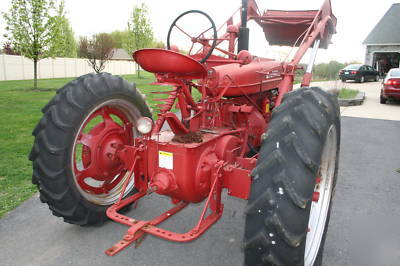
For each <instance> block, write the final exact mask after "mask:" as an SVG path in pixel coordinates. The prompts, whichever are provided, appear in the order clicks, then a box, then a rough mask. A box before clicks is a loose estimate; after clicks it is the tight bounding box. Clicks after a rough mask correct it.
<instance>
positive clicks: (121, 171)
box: [71, 99, 141, 205]
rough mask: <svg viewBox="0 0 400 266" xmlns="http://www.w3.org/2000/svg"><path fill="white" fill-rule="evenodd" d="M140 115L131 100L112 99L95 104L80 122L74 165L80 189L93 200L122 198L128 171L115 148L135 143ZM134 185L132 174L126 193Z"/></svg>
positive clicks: (102, 201)
mask: <svg viewBox="0 0 400 266" xmlns="http://www.w3.org/2000/svg"><path fill="white" fill-rule="evenodd" d="M140 117H141V115H140V112H139V111H138V110H137V109H136V108H135V107H134V105H133V104H132V103H130V102H129V101H127V100H123V99H111V100H108V101H106V102H103V103H100V104H99V105H97V106H95V107H94V108H93V109H92V110H91V111H90V112H89V114H88V115H87V116H86V117H85V119H84V120H83V121H82V123H81V124H80V127H79V129H78V131H77V134H76V136H75V138H74V142H73V149H72V153H71V167H72V168H71V169H72V174H73V179H74V181H75V184H76V187H77V188H78V191H79V192H80V194H81V195H82V196H83V197H84V198H85V199H86V200H88V201H89V202H92V203H94V204H97V205H111V204H113V203H114V202H116V201H117V200H118V198H119V196H120V194H121V192H122V189H123V184H124V183H125V181H126V179H127V178H128V175H127V174H126V173H127V170H126V167H124V165H123V163H122V161H121V160H120V159H119V158H118V157H117V156H115V150H116V148H117V147H118V146H120V145H132V144H133V140H134V137H135V136H136V135H137V131H136V130H135V124H136V121H137V119H139V118H140ZM96 121H98V122H96ZM78 145H80V147H78ZM134 186H135V182H134V178H131V181H130V182H129V184H128V185H127V187H126V190H125V195H127V194H128V193H129V192H130V191H131V190H132V189H133V188H134ZM125 195H124V196H125Z"/></svg>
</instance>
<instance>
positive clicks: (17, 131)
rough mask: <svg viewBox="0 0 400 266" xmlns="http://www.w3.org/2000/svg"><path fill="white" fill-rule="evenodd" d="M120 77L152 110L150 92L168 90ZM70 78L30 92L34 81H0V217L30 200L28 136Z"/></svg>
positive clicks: (147, 79) (147, 78)
mask: <svg viewBox="0 0 400 266" xmlns="http://www.w3.org/2000/svg"><path fill="white" fill-rule="evenodd" d="M141 75H142V79H137V77H136V75H126V76H123V77H124V78H125V79H127V80H128V81H129V82H134V81H135V82H136V85H137V87H138V88H140V90H141V91H142V92H143V93H145V94H146V95H147V100H148V102H149V104H150V106H151V107H152V108H153V109H154V108H155V104H156V103H157V102H154V101H153V100H154V98H157V97H160V95H156V94H151V93H149V92H150V91H160V90H167V89H169V88H168V87H165V86H152V85H149V83H151V82H153V81H154V80H155V79H154V76H153V75H152V74H150V73H144V72H141ZM71 80H73V78H63V79H42V80H39V82H38V87H39V89H37V90H33V89H32V86H33V81H31V80H18V81H0V114H1V116H0V217H2V216H4V214H5V213H7V212H8V211H10V210H12V209H13V208H15V207H16V206H18V205H19V204H20V203H21V202H23V201H25V200H26V199H28V198H29V197H31V196H32V195H33V194H34V193H35V192H36V191H37V189H36V187H35V186H34V185H32V184H31V175H32V164H31V162H30V161H29V160H28V155H29V152H30V149H31V147H32V142H33V137H32V135H31V132H32V130H33V128H34V127H35V126H36V124H37V123H38V121H39V119H40V118H41V116H42V113H41V109H42V107H43V106H44V105H45V104H46V103H47V102H48V101H49V100H50V99H51V98H52V97H53V96H54V95H55V93H56V90H57V89H58V88H60V87H62V86H63V85H64V84H65V83H67V82H69V81H71ZM162 97H165V95H161V98H162Z"/></svg>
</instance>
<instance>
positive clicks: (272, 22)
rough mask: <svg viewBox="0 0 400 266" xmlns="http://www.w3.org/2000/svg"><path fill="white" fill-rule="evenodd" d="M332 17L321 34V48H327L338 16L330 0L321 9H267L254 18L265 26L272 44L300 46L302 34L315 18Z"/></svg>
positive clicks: (265, 31)
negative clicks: (333, 10) (334, 13)
mask: <svg viewBox="0 0 400 266" xmlns="http://www.w3.org/2000/svg"><path fill="white" fill-rule="evenodd" d="M327 17H330V20H329V21H330V22H329V23H328V24H327V28H326V29H325V31H324V32H323V33H322V36H320V40H321V45H320V48H325V49H326V48H327V47H328V45H329V44H330V40H331V37H332V35H333V34H334V33H335V27H336V17H335V16H334V15H333V14H332V9H331V4H330V1H329V0H328V1H326V2H325V3H324V5H323V6H322V8H321V9H320V10H303V11H299V10H296V11H286V10H266V11H265V12H264V14H263V15H262V16H259V17H255V18H254V20H255V21H256V22H257V23H258V24H259V25H260V26H261V27H262V28H263V30H264V33H265V38H266V39H267V41H268V42H269V44H270V45H282V46H300V44H301V40H302V36H303V35H304V34H306V31H307V30H308V28H309V27H310V25H311V24H313V22H314V19H317V23H318V21H321V20H323V19H325V18H327Z"/></svg>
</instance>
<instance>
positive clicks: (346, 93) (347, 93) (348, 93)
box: [338, 88, 358, 99]
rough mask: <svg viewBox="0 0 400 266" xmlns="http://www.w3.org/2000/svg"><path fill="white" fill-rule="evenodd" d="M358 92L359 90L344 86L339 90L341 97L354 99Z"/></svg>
mask: <svg viewBox="0 0 400 266" xmlns="http://www.w3.org/2000/svg"><path fill="white" fill-rule="evenodd" d="M357 94H358V90H352V89H348V88H342V89H341V90H340V91H339V95H338V97H339V98H340V99H352V98H354V97H356V96H357Z"/></svg>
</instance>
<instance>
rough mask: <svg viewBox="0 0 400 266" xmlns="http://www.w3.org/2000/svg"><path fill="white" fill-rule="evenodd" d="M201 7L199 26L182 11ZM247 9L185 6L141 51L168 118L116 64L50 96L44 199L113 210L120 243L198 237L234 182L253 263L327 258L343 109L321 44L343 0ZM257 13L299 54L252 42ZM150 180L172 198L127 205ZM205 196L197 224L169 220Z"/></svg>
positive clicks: (41, 139) (91, 216)
mask: <svg viewBox="0 0 400 266" xmlns="http://www.w3.org/2000/svg"><path fill="white" fill-rule="evenodd" d="M192 15H196V16H200V17H203V18H204V20H205V21H207V23H209V26H207V27H205V28H204V30H202V31H201V32H199V33H198V34H195V35H191V34H189V33H188V32H189V30H186V29H184V28H182V24H181V20H182V19H184V18H187V16H192ZM236 15H238V16H239V17H240V19H239V22H237V23H234V22H233V21H234V16H232V17H231V18H229V19H228V20H227V21H226V23H225V24H224V25H223V27H221V28H220V29H218V30H217V28H216V27H215V24H214V22H213V20H212V19H211V18H210V17H209V16H208V15H207V14H206V13H204V12H202V11H198V10H192V11H188V12H185V13H183V14H182V15H180V16H179V17H177V18H176V19H175V21H174V22H173V23H172V25H171V28H170V30H169V32H168V40H167V49H143V50H138V51H136V52H134V53H133V58H134V59H135V61H136V62H137V63H138V64H139V65H140V66H141V68H143V69H144V70H146V71H148V72H152V73H154V75H155V77H156V82H155V84H157V85H165V86H169V89H167V90H162V91H158V92H154V93H156V94H160V95H164V96H165V97H161V96H160V99H157V100H159V101H160V102H161V103H160V104H159V105H158V108H159V110H158V113H157V119H155V121H153V118H152V117H153V115H152V113H151V109H150V108H149V106H148V105H147V104H146V101H145V97H144V95H143V94H141V93H140V91H139V89H137V88H136V87H135V84H130V83H128V82H127V81H125V80H123V79H122V78H121V77H118V76H112V75H110V74H107V73H100V74H88V75H84V76H82V77H79V78H77V79H76V80H73V81H71V82H69V83H68V84H66V85H65V86H64V87H62V88H61V89H59V90H58V91H57V94H56V95H55V97H54V98H53V99H52V100H51V101H50V102H49V103H48V104H47V105H46V106H45V107H44V108H43V110H42V111H43V113H44V115H43V118H42V119H41V120H40V122H39V123H38V125H37V127H36V128H35V129H34V131H33V135H34V136H35V141H34V145H33V148H32V152H31V155H30V160H32V162H33V177H32V181H33V183H34V184H37V185H38V188H39V191H40V199H41V201H42V202H44V203H47V204H48V206H49V208H50V210H51V211H52V212H53V214H54V215H55V216H58V217H63V218H64V221H65V222H68V223H73V224H77V225H100V224H102V223H104V222H105V221H106V220H107V219H112V220H114V221H116V222H118V223H121V224H124V225H126V226H127V227H128V228H129V229H128V231H127V232H126V234H125V235H124V236H123V238H122V240H121V241H120V242H118V243H116V244H115V245H114V246H113V247H111V248H109V249H108V250H106V251H105V253H106V254H107V255H110V256H112V255H115V254H116V253H118V252H119V251H121V250H122V249H124V248H126V247H127V246H129V245H130V244H132V243H134V242H135V243H136V244H137V243H140V242H141V241H142V240H143V238H144V237H145V236H146V235H147V234H151V235H153V236H157V237H160V238H163V239H167V240H170V241H178V242H186V241H191V240H194V239H196V238H198V237H199V236H200V235H202V234H203V233H204V232H205V231H206V230H207V229H208V228H210V226H212V225H213V224H214V223H215V222H217V221H218V219H219V218H220V217H221V215H222V213H223V210H224V204H223V202H222V201H221V194H222V192H223V191H227V194H228V195H229V196H231V197H236V198H240V199H244V200H247V201H248V203H247V208H246V211H245V213H246V217H245V235H244V240H243V242H244V243H243V250H244V257H245V264H246V265H260V264H265V265H270V264H271V265H303V264H304V265H319V264H321V261H322V249H323V245H324V241H325V237H326V231H327V228H328V221H329V214H330V207H331V202H332V196H333V192H334V187H335V183H336V177H337V171H338V156H339V143H340V114H339V108H338V104H337V101H336V99H335V98H334V97H333V96H331V95H330V94H328V93H326V92H325V91H323V90H321V89H319V88H310V87H309V83H310V80H311V72H312V68H313V64H314V60H315V56H316V53H317V50H318V48H327V47H328V44H329V43H330V40H331V37H332V34H334V33H335V27H336V18H335V16H334V15H333V14H332V10H331V3H330V0H326V1H325V3H324V4H323V6H322V8H321V9H320V10H308V11H283V10H267V11H265V12H263V13H261V12H260V11H259V9H258V7H257V4H256V2H255V1H254V0H243V3H242V7H241V8H239V9H238V11H237V13H236ZM249 20H253V21H255V22H256V23H257V24H258V25H260V26H261V27H262V29H263V30H264V32H265V37H266V39H267V40H268V42H269V43H270V44H271V45H283V46H292V47H298V49H297V51H296V53H295V54H294V56H293V59H291V60H288V61H285V62H279V61H276V60H273V59H267V58H261V57H257V56H254V55H252V54H251V53H250V52H249V51H248V45H249V29H248V27H247V22H248V21H249ZM192 21H193V20H192ZM196 23H197V22H196ZM189 29H190V27H189ZM221 29H223V30H221ZM177 32H181V33H183V34H184V35H185V36H187V38H188V39H187V40H188V41H189V42H190V49H189V50H188V52H187V53H186V54H183V53H179V50H178V49H177V47H176V46H175V45H172V39H173V36H174V34H176V33H177ZM236 41H237V49H236ZM196 46H198V47H197V48H195V47H196ZM311 47H313V48H312V49H310V50H311V51H310V62H309V64H308V67H307V69H306V71H305V74H304V77H303V81H302V86H301V88H300V89H296V90H292V89H293V81H294V75H295V71H296V70H297V69H299V68H301V67H300V66H299V65H298V64H299V61H300V59H301V58H302V57H303V55H304V54H305V53H306V51H307V50H308V49H309V48H311ZM236 51H237V52H236ZM174 108H177V109H178V111H177V110H176V109H174ZM150 193H158V194H161V195H165V196H166V197H170V199H171V201H172V204H173V207H172V208H171V209H169V210H167V211H166V212H164V213H163V214H161V215H159V216H157V217H156V218H154V219H152V220H138V219H134V218H131V217H128V216H126V215H123V214H121V211H123V209H125V208H127V207H128V206H130V205H131V204H134V203H137V202H138V201H139V199H141V198H143V197H145V196H146V195H148V194H150ZM199 202H204V207H203V208H202V211H201V212H200V213H199V217H200V218H199V220H198V222H197V224H195V225H194V227H193V228H192V229H190V230H189V231H188V232H186V233H176V232H172V231H169V230H165V229H162V228H160V227H159V224H160V223H162V222H163V221H165V220H166V219H168V218H169V217H171V216H172V215H175V214H176V213H178V212H179V211H180V210H182V209H183V208H185V207H186V206H187V205H188V204H189V203H199Z"/></svg>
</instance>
